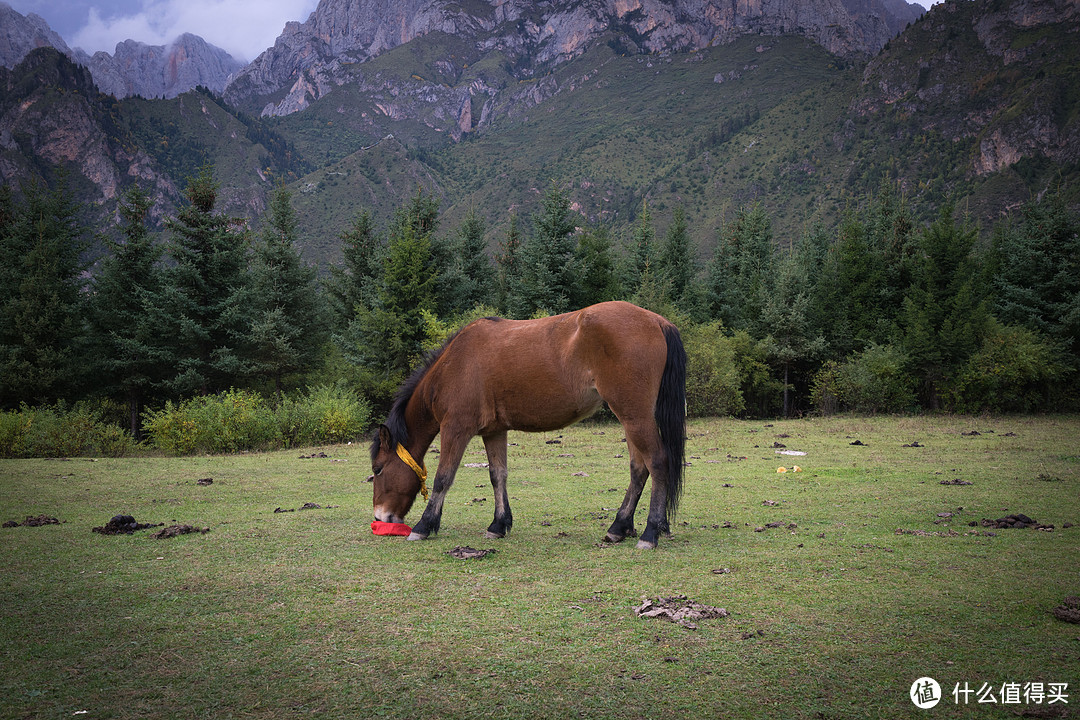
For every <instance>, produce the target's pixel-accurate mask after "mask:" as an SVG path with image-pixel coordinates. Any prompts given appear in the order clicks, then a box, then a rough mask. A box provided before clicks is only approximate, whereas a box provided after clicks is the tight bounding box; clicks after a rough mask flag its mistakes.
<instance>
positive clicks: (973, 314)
mask: <svg viewBox="0 0 1080 720" xmlns="http://www.w3.org/2000/svg"><path fill="white" fill-rule="evenodd" d="M952 213H953V208H952V206H951V205H946V206H944V207H943V208H942V210H941V213H940V214H939V216H938V218H937V220H935V221H934V222H933V223H932V224H931V225H930V226H929V227H928V228H926V229H925V230H924V231H923V233H922V235H921V237H920V238H919V245H918V255H917V258H916V261H915V263H914V265H913V268H912V285H911V288H910V289H909V291H908V293H907V295H906V296H905V298H904V302H903V308H902V310H901V312H900V316H899V330H900V337H901V346H902V349H903V350H904V352H906V353H907V355H908V357H909V358H910V361H911V363H912V367H913V370H914V373H915V376H916V378H917V380H918V381H919V382H920V384H921V387H920V399H921V401H922V402H923V404H924V406H925V407H928V408H931V409H937V408H938V407H939V406H940V399H941V393H942V391H943V389H944V386H945V385H946V384H947V383H948V381H949V380H950V379H951V378H952V377H953V375H954V374H955V373H956V372H957V371H959V370H960V368H961V366H962V365H963V363H965V362H966V361H967V360H968V358H969V357H971V355H972V354H973V353H974V352H975V351H976V350H978V348H979V346H980V345H981V343H982V339H983V336H984V334H985V333H986V329H987V322H988V313H987V311H986V304H985V302H984V299H983V298H982V297H981V295H980V293H979V292H978V290H977V288H976V283H975V281H976V279H977V275H976V265H975V262H974V259H973V258H972V256H971V250H972V248H973V247H974V245H975V240H976V238H977V237H978V231H977V229H976V228H975V227H974V226H973V225H971V224H969V223H966V222H965V223H964V224H962V225H958V224H957V222H956V220H955V219H954V218H953V215H952Z"/></svg>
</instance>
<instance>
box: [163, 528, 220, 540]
mask: <svg viewBox="0 0 1080 720" xmlns="http://www.w3.org/2000/svg"><path fill="white" fill-rule="evenodd" d="M208 532H210V528H201V527H195V526H193V525H170V526H169V527H167V528H163V529H161V530H158V531H157V532H156V533H151V534H150V537H152V538H154V539H155V540H166V539H168V538H174V537H178V536H180V535H189V534H191V533H201V534H203V535H205V534H206V533H208Z"/></svg>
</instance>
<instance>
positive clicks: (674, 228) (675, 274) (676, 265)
mask: <svg viewBox="0 0 1080 720" xmlns="http://www.w3.org/2000/svg"><path fill="white" fill-rule="evenodd" d="M692 261H693V258H691V256H690V233H689V232H688V231H687V228H686V212H685V211H684V210H683V208H682V206H681V205H680V206H679V207H677V208H675V213H674V215H673V216H672V219H671V225H669V226H668V229H667V232H666V233H665V234H664V242H663V245H661V247H660V260H659V273H660V275H661V276H662V277H664V278H665V279H666V280H667V283H668V286H669V287H670V288H671V297H672V298H673V299H674V300H675V301H676V303H677V304H679V305H680V306H682V305H684V304H685V300H686V298H687V293H688V291H689V290H690V283H691V281H692V280H693V277H694V270H693V267H692V264H691V263H692Z"/></svg>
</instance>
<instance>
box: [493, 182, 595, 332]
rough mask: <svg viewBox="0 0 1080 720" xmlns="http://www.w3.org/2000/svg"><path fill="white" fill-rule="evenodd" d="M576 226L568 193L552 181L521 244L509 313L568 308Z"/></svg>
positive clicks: (573, 283)
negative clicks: (518, 273)
mask: <svg viewBox="0 0 1080 720" xmlns="http://www.w3.org/2000/svg"><path fill="white" fill-rule="evenodd" d="M576 229H577V223H576V220H575V218H574V216H573V214H572V213H571V210H570V196H569V194H568V193H567V192H566V191H565V190H563V189H562V188H560V187H559V186H558V185H557V184H556V183H554V182H552V183H551V185H549V186H548V189H547V192H546V193H545V194H544V199H543V203H542V206H541V209H540V211H539V212H537V213H536V215H534V216H533V231H532V233H531V234H530V235H529V236H528V238H527V240H526V241H525V244H524V246H523V247H522V252H521V257H522V261H523V262H522V276H521V282H520V283H519V284H518V286H517V288H516V289H515V290H514V291H513V292H512V293H511V295H510V297H509V298H508V300H507V305H508V310H509V313H510V315H512V316H513V317H518V318H527V317H530V316H532V315H533V314H535V313H537V312H546V313H552V314H557V313H562V312H566V311H567V310H570V309H571V301H572V299H573V297H574V294H575V292H576V287H577V285H578V268H577V263H576V262H575V256H574V252H575V249H576V243H575V239H574V231H575V230H576Z"/></svg>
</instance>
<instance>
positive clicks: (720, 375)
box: [682, 325, 745, 417]
mask: <svg viewBox="0 0 1080 720" xmlns="http://www.w3.org/2000/svg"><path fill="white" fill-rule="evenodd" d="M682 337H683V345H684V346H685V347H686V411H687V414H688V415H689V416H690V417H712V416H724V415H738V414H740V413H741V412H742V411H743V410H744V409H745V403H744V401H743V393H742V389H741V387H740V386H741V383H742V378H741V377H740V374H739V370H738V367H737V364H736V359H735V349H734V347H733V345H732V343H731V340H730V338H727V337H725V336H724V334H723V333H722V332H720V329H719V328H718V327H716V326H715V325H695V326H691V327H689V328H687V330H686V331H685V332H684V333H683V334H682Z"/></svg>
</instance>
